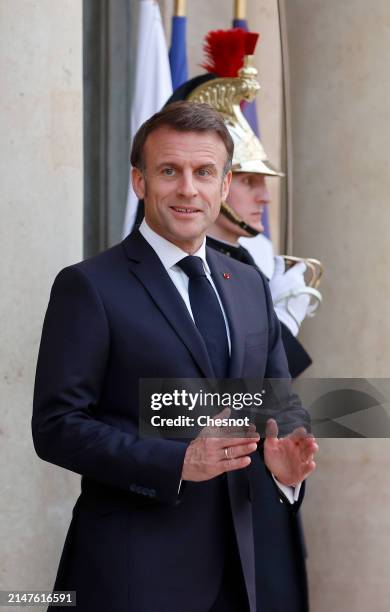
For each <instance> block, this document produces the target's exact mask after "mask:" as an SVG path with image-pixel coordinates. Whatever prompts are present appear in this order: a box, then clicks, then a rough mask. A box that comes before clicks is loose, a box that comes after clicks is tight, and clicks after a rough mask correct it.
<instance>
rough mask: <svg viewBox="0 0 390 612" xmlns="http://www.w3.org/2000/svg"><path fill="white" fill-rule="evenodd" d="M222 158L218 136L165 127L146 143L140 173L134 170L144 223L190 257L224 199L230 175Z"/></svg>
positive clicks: (134, 184)
mask: <svg viewBox="0 0 390 612" xmlns="http://www.w3.org/2000/svg"><path fill="white" fill-rule="evenodd" d="M226 156H227V153H226V149H225V145H224V144H223V141H222V140H221V138H220V137H219V136H218V134H215V133H213V132H178V131H176V130H173V129H171V128H169V127H165V126H164V127H161V128H158V129H157V130H156V131H154V132H152V133H151V134H150V135H149V136H148V137H147V139H146V142H145V145H144V164H145V170H144V172H141V171H140V170H138V169H137V168H133V170H132V179H133V188H134V191H135V193H136V194H137V196H138V198H140V199H142V198H143V199H144V201H145V219H146V221H147V223H148V225H149V226H150V227H151V228H152V229H153V230H154V231H155V232H157V233H158V234H160V236H163V237H164V238H166V239H167V240H169V241H170V242H172V243H173V244H176V245H177V246H179V247H180V248H182V249H183V250H184V251H186V252H188V253H193V252H195V251H196V250H197V249H198V248H199V247H200V245H201V243H202V241H203V239H204V236H205V233H206V230H207V228H208V227H209V226H210V225H211V224H212V223H213V222H214V221H215V219H216V218H217V216H218V214H219V211H220V206H221V201H222V200H223V199H226V197H227V194H228V191H229V185H230V181H231V173H230V172H229V173H228V174H227V175H226V176H225V177H224V176H223V167H224V165H225V163H226Z"/></svg>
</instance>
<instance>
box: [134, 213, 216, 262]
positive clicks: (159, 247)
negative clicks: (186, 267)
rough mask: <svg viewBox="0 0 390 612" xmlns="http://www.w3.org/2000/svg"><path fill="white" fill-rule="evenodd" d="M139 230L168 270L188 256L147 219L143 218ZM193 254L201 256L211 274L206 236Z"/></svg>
mask: <svg viewBox="0 0 390 612" xmlns="http://www.w3.org/2000/svg"><path fill="white" fill-rule="evenodd" d="M139 231H140V233H141V234H142V236H143V237H144V238H145V240H146V242H148V243H149V244H150V246H151V247H152V249H153V250H154V251H155V252H156V254H157V255H158V257H159V258H160V260H161V263H162V264H163V266H164V268H165V269H166V270H169V269H171V268H173V266H175V265H176V264H177V263H178V262H179V261H180V260H181V259H183V257H188V253H186V252H185V251H183V250H182V249H180V248H179V247H178V246H176V245H175V244H173V243H172V242H169V240H166V238H163V237H162V236H160V234H157V232H155V231H154V230H152V228H151V227H150V226H149V225H148V224H147V223H146V220H145V219H143V221H142V223H141V225H140V227H139ZM193 255H194V256H195V257H200V258H201V260H202V261H203V266H204V268H205V270H206V272H207V273H208V274H210V268H209V265H208V263H207V260H206V238H205V239H204V240H203V242H202V244H201V246H200V248H199V249H198V250H197V251H196V253H193Z"/></svg>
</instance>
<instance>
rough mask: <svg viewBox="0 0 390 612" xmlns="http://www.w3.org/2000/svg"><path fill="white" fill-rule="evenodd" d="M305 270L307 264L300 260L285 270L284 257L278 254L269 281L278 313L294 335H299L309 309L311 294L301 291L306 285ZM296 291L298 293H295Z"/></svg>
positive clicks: (280, 319) (279, 317)
mask: <svg viewBox="0 0 390 612" xmlns="http://www.w3.org/2000/svg"><path fill="white" fill-rule="evenodd" d="M305 271H306V264H304V263H303V262H299V263H297V264H295V265H294V266H292V267H291V268H290V269H289V270H287V272H285V264H284V259H283V257H280V256H277V257H275V268H274V273H273V276H272V278H271V280H270V281H269V288H270V291H271V295H272V301H273V303H274V308H275V312H276V315H277V317H278V319H279V321H281V322H282V323H284V324H285V325H286V326H287V327H288V329H289V330H290V332H291V333H292V334H293V335H294V336H297V334H298V332H299V328H300V326H301V323H302V321H303V319H304V318H305V317H306V315H307V314H308V310H309V303H310V295H308V294H307V293H300V292H299V291H300V290H302V289H305V287H306V283H305V278H304V274H305ZM296 291H297V292H298V295H294V293H295V292H296Z"/></svg>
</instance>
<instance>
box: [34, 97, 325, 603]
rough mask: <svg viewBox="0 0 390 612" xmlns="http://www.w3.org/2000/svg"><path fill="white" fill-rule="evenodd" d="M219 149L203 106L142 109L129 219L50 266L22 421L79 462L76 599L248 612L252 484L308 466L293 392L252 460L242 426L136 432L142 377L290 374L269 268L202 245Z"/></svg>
mask: <svg viewBox="0 0 390 612" xmlns="http://www.w3.org/2000/svg"><path fill="white" fill-rule="evenodd" d="M232 152H233V144H232V141H231V138H230V136H229V133H228V131H227V130H226V128H225V126H224V124H223V121H222V120H221V118H220V116H219V115H218V113H216V112H215V111H213V110H212V109H211V108H209V107H207V106H205V105H198V104H190V103H185V102H181V103H178V104H176V105H171V106H169V107H167V108H166V109H164V110H163V111H161V112H160V113H157V114H156V115H154V116H153V117H152V118H151V119H150V120H148V121H147V122H146V123H145V124H144V125H143V126H142V127H141V128H140V130H139V132H138V133H137V135H136V137H135V139H134V143H133V150H132V158H131V161H132V165H133V171H132V172H133V185H134V188H135V191H136V193H137V195H138V196H139V197H140V198H143V199H144V201H145V221H144V223H143V224H142V225H141V227H140V230H139V231H136V232H134V233H132V234H131V235H130V236H128V237H127V238H126V239H125V240H124V241H123V243H121V244H120V245H117V246H115V247H113V248H112V249H109V250H108V251H106V252H105V253H102V254H100V255H98V256H97V257H95V258H92V259H90V260H87V261H84V262H81V263H79V264H76V265H73V266H70V267H68V268H66V269H65V270H63V271H62V272H60V274H59V275H58V276H57V278H56V280H55V283H54V286H53V289H52V292H51V297H50V303H49V306H48V310H47V314H46V317H45V323H44V328H43V333H42V341H41V346H40V352H39V358H38V366H37V376H36V387H35V398H34V413H33V421H32V427H33V437H34V444H35V448H36V451H37V453H38V455H39V456H40V457H41V458H43V459H45V460H47V461H50V462H52V463H55V464H57V465H59V466H62V467H64V468H66V469H70V470H72V471H74V472H77V473H79V474H81V475H82V492H81V495H80V497H79V498H78V500H77V503H76V506H75V508H74V511H73V518H72V522H71V525H70V528H69V532H68V535H67V539H66V542H65V546H64V550H63V554H62V557H61V562H60V566H59V570H58V575H57V580H56V584H55V588H56V589H57V590H59V589H61V590H76V592H77V608H76V609H77V610H79V611H81V612H89V611H91V612H92V611H94V612H100V611H102V612H105V611H107V610H109V611H110V612H132V611H134V612H155V611H156V612H176V611H177V612H229V611H230V612H245V611H246V610H247V611H250V612H255V610H256V595H255V578H254V573H255V568H254V554H253V528H252V512H251V496H252V493H253V491H254V490H255V489H257V487H258V486H259V484H261V482H262V480H265V479H270V478H271V479H275V481H273V486H274V491H275V494H276V491H279V490H282V489H283V487H290V488H291V490H292V491H293V489H294V488H297V487H299V486H300V483H301V482H302V481H303V480H304V479H305V478H306V476H307V475H308V474H309V473H310V472H311V471H312V470H313V469H314V467H315V463H314V460H313V459H314V456H315V453H316V452H317V449H318V447H317V445H316V442H315V440H314V439H313V438H311V437H309V436H306V435H305V433H304V431H302V429H296V427H297V426H299V425H302V424H303V425H306V426H307V424H308V419H307V415H306V413H305V411H304V410H303V409H302V407H301V406H300V404H299V402H298V401H297V400H296V399H295V400H294V399H292V401H291V405H290V407H289V410H288V411H287V412H286V414H285V415H284V416H285V418H284V421H283V427H284V432H285V433H287V432H288V431H289V430H290V431H291V430H295V431H293V433H292V434H291V435H286V437H284V438H278V437H277V425H276V423H275V421H271V422H270V424H269V434H270V435H269V437H267V439H266V440H265V442H264V447H263V454H262V457H263V458H262V457H261V455H260V453H258V452H255V451H256V448H257V444H258V442H259V437H258V434H257V433H256V432H255V431H254V430H253V429H250V430H249V431H248V432H247V433H246V435H244V434H243V436H242V437H241V438H237V437H235V438H229V437H226V436H225V437H209V436H204V435H199V436H198V437H196V438H195V439H194V440H193V441H192V442H191V443H187V442H184V441H177V440H168V439H160V438H155V439H153V438H147V439H143V438H141V437H140V436H139V432H138V416H139V380H140V379H142V378H148V377H152V378H163V379H164V378H166V379H169V378H198V377H215V376H221V377H223V376H226V377H231V378H241V377H246V378H258V379H260V380H261V379H263V378H264V377H270V378H287V377H288V368H287V363H286V357H285V353H284V350H283V346H282V343H281V339H280V327H279V323H278V320H277V318H276V316H275V313H274V311H273V308H272V302H271V298H270V294H269V290H268V287H267V282H266V280H265V279H264V277H263V276H262V275H261V274H260V273H259V272H258V271H257V270H255V269H254V268H251V267H249V266H246V265H243V264H241V263H239V262H235V261H231V260H229V259H228V258H226V257H224V256H223V255H220V254H219V253H216V252H214V251H212V250H209V249H206V246H205V234H206V230H207V228H208V227H209V225H210V224H211V223H212V222H213V221H214V220H215V218H216V217H217V215H218V213H219V206H220V201H221V199H224V198H225V197H226V195H227V191H228V189H229V184H230V180H231V172H230V164H231V158H232ZM187 264H188V265H187ZM190 264H191V265H195V267H196V268H197V270H199V269H201V272H200V274H198V275H197V276H196V275H194V276H193V275H192V272H191V270H190V269H189V265H190ZM197 285H202V287H201V291H202V292H203V294H202V295H203V296H206V297H205V298H204V299H205V300H206V299H207V300H208V302H207V303H208V305H209V306H208V310H207V316H206V317H204V314H205V313H204V312H201V310H202V309H200V311H199V297H200V293H199V292H198V291H199V287H197ZM197 292H198V293H197ZM206 294H207V295H206ZM196 298H197V299H198V301H197V300H196ZM209 315H210V316H209ZM211 317H212V325H211V326H210V327H209V333H208V334H206V333H205V328H204V325H206V326H207V324H208V323H209V322H210V321H209V319H210V318H211ZM221 323H222V325H221ZM216 331H218V333H219V334H220V336H219V342H215V343H214V344H212V343H210V340H213V339H214V340H215V332H216ZM208 335H209V336H210V337H208ZM279 487H280V489H279ZM280 494H281V495H282V493H280ZM264 504H265V505H267V504H268V500H267V499H266V498H265V499H264ZM270 528H272V525H271V524H270ZM276 536H277V534H276ZM270 580H271V578H270ZM271 582H272V580H271ZM280 587H281V588H282V587H283V585H280ZM272 598H273V588H271V589H270V592H269V593H265V596H264V601H263V602H262V604H261V605H262V608H261V609H262V610H264V611H267V610H273V609H274V607H273V602H272Z"/></svg>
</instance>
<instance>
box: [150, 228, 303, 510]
mask: <svg viewBox="0 0 390 612" xmlns="http://www.w3.org/2000/svg"><path fill="white" fill-rule="evenodd" d="M139 231H140V233H141V234H142V236H143V237H144V238H145V240H146V241H147V242H148V243H149V244H150V246H151V247H152V249H153V250H154V251H155V253H156V255H157V256H158V257H159V259H160V261H161V263H162V264H163V266H164V268H165V270H166V271H167V273H168V274H169V276H170V278H171V280H172V282H173V284H174V285H175V287H176V289H177V290H178V292H179V293H180V295H181V297H182V298H183V300H184V303H185V305H186V307H187V309H188V312H189V313H190V315H191V317H192V320H194V316H193V314H192V310H191V304H190V297H189V292H188V283H189V278H188V276H187V274H186V273H185V272H184V271H183V270H182V269H181V268H180V267H179V266H178V265H177V264H178V262H179V261H180V260H181V259H183V258H184V257H187V256H188V253H186V252H185V251H182V249H180V248H179V247H178V246H176V245H175V244H173V243H172V242H169V240H166V239H165V238H163V237H162V236H160V235H159V234H157V233H156V232H155V231H154V230H152V229H151V228H150V227H149V225H148V224H147V223H146V221H145V219H144V220H143V221H142V223H141V225H140V228H139ZM193 255H194V256H195V257H200V258H201V260H202V262H203V267H204V271H205V274H206V277H207V279H208V280H209V281H210V284H211V286H212V287H213V289H214V291H215V293H216V296H217V298H218V302H219V305H220V306H221V310H222V314H223V318H224V321H225V325H226V334H227V339H228V344H229V355H230V353H231V340H230V331H229V324H228V320H227V317H226V313H225V311H224V309H223V305H222V302H221V299H220V297H219V295H218V291H217V289H216V287H215V285H214V283H213V279H212V277H211V272H210V268H209V265H208V263H207V260H206V238H205V239H204V240H203V243H202V245H201V246H200V248H199V249H198V250H197V251H196V253H193ZM273 479H274V480H275V482H276V484H277V485H278V487H279V489H280V490H281V491H282V493H284V495H285V497H286V498H287V499H288V501H289V502H290V504H293V503H294V502H295V501H297V499H298V497H299V491H300V488H301V485H300V484H299V485H298V486H296V487H295V489H294V487H289V486H286V485H283V484H281V483H280V482H279V481H278V480H277V479H276V478H275V476H273ZM180 485H181V482H180ZM179 490H180V486H179Z"/></svg>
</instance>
